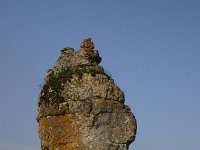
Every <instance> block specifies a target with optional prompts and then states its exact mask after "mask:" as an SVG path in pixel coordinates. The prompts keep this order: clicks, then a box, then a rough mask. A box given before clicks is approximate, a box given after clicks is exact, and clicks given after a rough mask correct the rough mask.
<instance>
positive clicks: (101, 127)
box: [37, 38, 136, 150]
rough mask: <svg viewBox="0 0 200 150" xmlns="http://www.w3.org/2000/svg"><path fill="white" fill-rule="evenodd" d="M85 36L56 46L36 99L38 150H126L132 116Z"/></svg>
mask: <svg viewBox="0 0 200 150" xmlns="http://www.w3.org/2000/svg"><path fill="white" fill-rule="evenodd" d="M100 62H101V57H100V56H99V53H98V51H97V50H95V49H94V44H93V42H92V41H91V39H90V38H88V39H85V40H84V41H83V42H82V43H81V46H80V49H79V50H78V51H74V49H73V48H64V49H62V50H61V56H60V57H59V59H58V60H57V62H56V63H55V65H54V67H53V68H52V69H50V70H49V71H48V74H47V76H46V78H45V84H44V85H43V88H42V90H41V93H40V96H39V99H38V115H37V121H38V122H39V137H40V139H41V150H127V149H128V147H129V144H130V143H131V142H133V141H134V140H135V135H136V119H135V117H134V115H133V114H132V113H131V110H130V108H129V107H128V106H127V105H125V104H124V93H123V92H122V91H121V90H120V88H119V87H118V86H117V85H116V84H115V83H114V80H113V79H112V78H111V77H110V76H109V75H107V74H106V73H105V71H104V69H103V67H102V66H100V65H99V63H100Z"/></svg>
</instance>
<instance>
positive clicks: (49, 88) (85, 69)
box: [40, 66, 110, 105]
mask: <svg viewBox="0 0 200 150" xmlns="http://www.w3.org/2000/svg"><path fill="white" fill-rule="evenodd" d="M83 73H88V74H91V75H92V76H96V74H103V75H105V76H107V77H108V78H110V76H109V75H107V74H106V73H105V72H104V69H103V68H101V67H96V66H77V67H74V68H65V69H63V70H62V71H60V72H59V73H58V74H54V72H53V71H52V72H51V73H50V74H49V75H48V76H47V80H46V83H45V84H44V85H43V89H42V91H41V97H40V102H41V103H45V104H51V105H54V104H59V103H62V102H64V97H62V96H61V92H62V91H63V89H64V84H65V83H66V82H67V81H69V82H71V79H72V77H73V75H75V76H78V78H79V79H81V78H82V76H83Z"/></svg>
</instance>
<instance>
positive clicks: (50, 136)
mask: <svg viewBox="0 0 200 150" xmlns="http://www.w3.org/2000/svg"><path fill="white" fill-rule="evenodd" d="M39 133H40V139H41V143H42V150H43V149H44V150H46V149H48V150H55V149H58V150H65V149H66V150H78V147H79V145H80V135H79V125H78V124H77V123H76V122H75V120H74V119H73V118H72V117H71V116H70V115H65V116H47V117H43V118H41V119H40V122H39Z"/></svg>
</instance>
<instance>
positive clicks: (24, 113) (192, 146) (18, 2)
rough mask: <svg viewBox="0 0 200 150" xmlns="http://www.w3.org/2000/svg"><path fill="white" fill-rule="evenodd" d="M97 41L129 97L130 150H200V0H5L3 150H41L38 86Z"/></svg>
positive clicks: (0, 56)
mask: <svg viewBox="0 0 200 150" xmlns="http://www.w3.org/2000/svg"><path fill="white" fill-rule="evenodd" d="M87 37H91V38H92V39H93V41H94V42H95V45H96V48H97V49H98V50H99V52H100V55H101V56H102V58H103V60H102V63H101V64H102V65H103V66H104V68H105V69H106V70H107V71H108V72H109V73H110V74H112V77H113V78H114V80H115V82H116V83H117V84H118V85H119V86H120V88H121V89H122V90H123V91H124V92H125V95H126V104H128V105H129V106H131V109H132V111H133V112H134V114H135V116H136V118H137V121H138V133H137V139H136V141H135V142H134V143H133V144H131V146H130V150H147V149H148V150H198V149H200V142H199V139H200V117H199V116H200V1H199V0H126V1H125V0H112V1H111V0H110V1H106V0H101V1H100V0H84V1H83V0H58V1H56V0H32V1H30V0H0V69H1V72H0V149H1V150H39V149H40V141H39V138H38V134H37V125H38V124H37V122H36V120H35V117H36V112H37V97H38V95H39V92H40V88H39V84H42V83H43V78H44V76H45V75H46V72H47V70H48V69H49V68H50V67H52V65H53V64H54V62H55V61H56V59H57V58H58V56H59V53H60V51H59V50H60V49H61V48H63V47H67V46H68V47H74V48H76V49H78V48H79V45H80V42H81V41H82V40H83V39H84V38H87Z"/></svg>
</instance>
